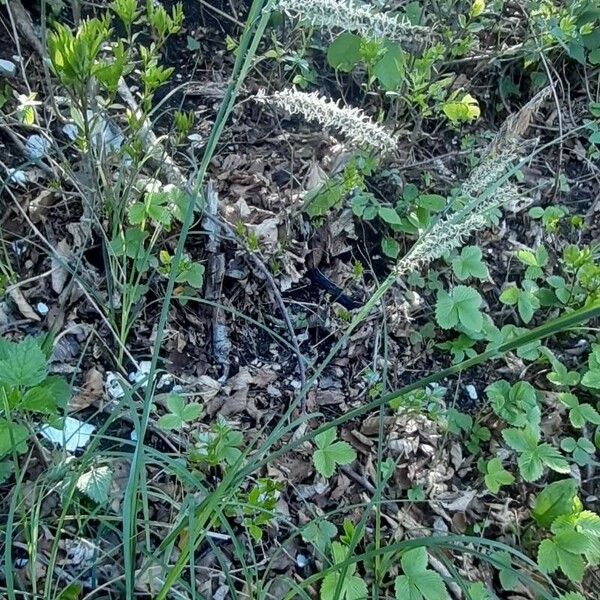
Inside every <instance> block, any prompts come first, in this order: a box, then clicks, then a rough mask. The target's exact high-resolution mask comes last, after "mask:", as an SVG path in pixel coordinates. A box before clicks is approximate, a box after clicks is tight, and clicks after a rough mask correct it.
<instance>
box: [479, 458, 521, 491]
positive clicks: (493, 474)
mask: <svg viewBox="0 0 600 600" xmlns="http://www.w3.org/2000/svg"><path fill="white" fill-rule="evenodd" d="M484 479H485V485H486V486H487V488H488V490H490V492H492V493H494V494H497V493H498V491H499V490H500V488H501V487H502V486H503V485H510V484H511V483H512V482H513V481H514V480H515V478H514V477H513V475H512V474H511V473H509V472H508V471H507V470H506V469H505V468H504V467H503V466H502V461H501V460H500V459H499V458H492V459H491V460H490V461H489V462H488V463H487V465H486V475H485V477H484Z"/></svg>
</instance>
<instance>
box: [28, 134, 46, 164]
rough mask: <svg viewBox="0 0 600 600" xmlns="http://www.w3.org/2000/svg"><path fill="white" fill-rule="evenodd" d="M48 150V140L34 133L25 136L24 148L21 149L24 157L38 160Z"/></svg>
mask: <svg viewBox="0 0 600 600" xmlns="http://www.w3.org/2000/svg"><path fill="white" fill-rule="evenodd" d="M49 150H50V142H49V141H48V140H47V139H46V138H43V137H42V136H41V135H37V134H36V133H34V134H33V135H30V136H29V137H28V138H27V141H26V142H25V148H24V150H23V152H24V154H25V158H28V159H29V160H40V159H42V158H44V156H45V155H46V154H47V153H48V151H49Z"/></svg>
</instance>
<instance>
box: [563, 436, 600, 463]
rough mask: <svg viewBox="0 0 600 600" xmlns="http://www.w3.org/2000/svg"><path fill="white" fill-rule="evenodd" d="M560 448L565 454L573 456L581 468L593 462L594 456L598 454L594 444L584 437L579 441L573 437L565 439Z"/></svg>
mask: <svg viewBox="0 0 600 600" xmlns="http://www.w3.org/2000/svg"><path fill="white" fill-rule="evenodd" d="M560 447H561V449H562V450H564V451H565V452H568V453H569V454H571V456H572V457H573V460H574V461H575V462H576V463H577V464H578V465H579V466H580V467H584V466H585V465H587V464H589V463H590V462H592V459H593V454H594V453H595V452H596V448H595V446H594V444H593V442H590V440H588V439H587V438H584V437H580V438H579V439H578V440H576V439H575V438H572V437H566V438H563V439H562V440H561V442H560Z"/></svg>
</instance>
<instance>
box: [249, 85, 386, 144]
mask: <svg viewBox="0 0 600 600" xmlns="http://www.w3.org/2000/svg"><path fill="white" fill-rule="evenodd" d="M256 101H257V102H261V103H265V102H267V103H269V104H272V105H273V106H276V107H278V108H280V109H283V110H284V111H285V112H287V113H288V114H290V115H294V114H300V115H302V116H303V117H304V118H305V119H306V120H307V121H316V122H317V123H319V125H321V126H323V127H331V128H332V129H335V130H337V131H338V132H339V133H341V134H343V135H344V137H345V138H346V139H347V140H348V142H350V143H351V144H353V145H354V146H356V147H358V148H370V149H372V150H378V151H380V152H383V153H384V154H387V153H389V152H391V151H393V150H394V149H395V148H396V145H397V140H396V138H395V137H394V136H393V135H392V134H391V133H390V132H388V131H387V130H386V129H385V128H384V127H382V126H381V125H378V124H377V123H374V122H373V121H372V120H371V119H370V118H369V117H368V116H367V115H366V114H365V113H364V112H363V111H362V110H360V109H358V108H347V107H341V106H340V105H339V104H338V103H337V102H334V101H333V100H330V99H328V98H325V97H323V96H320V95H319V94H317V93H316V92H312V93H307V92H299V91H297V90H294V89H288V90H283V91H281V92H275V93H273V94H270V95H267V94H265V92H264V90H260V91H259V92H258V94H257V95H256Z"/></svg>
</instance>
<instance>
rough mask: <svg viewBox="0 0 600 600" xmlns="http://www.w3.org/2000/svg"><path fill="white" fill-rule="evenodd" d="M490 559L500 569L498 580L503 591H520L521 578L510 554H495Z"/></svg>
mask: <svg viewBox="0 0 600 600" xmlns="http://www.w3.org/2000/svg"><path fill="white" fill-rule="evenodd" d="M490 558H491V559H492V560H493V561H494V566H495V567H496V569H498V578H499V579H500V585H501V586H502V589H503V590H506V591H512V590H516V589H518V585H519V577H518V575H517V572H516V570H515V568H514V567H513V564H512V558H511V556H510V554H509V553H508V552H502V551H500V552H493V553H492V554H491V556H490Z"/></svg>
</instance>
